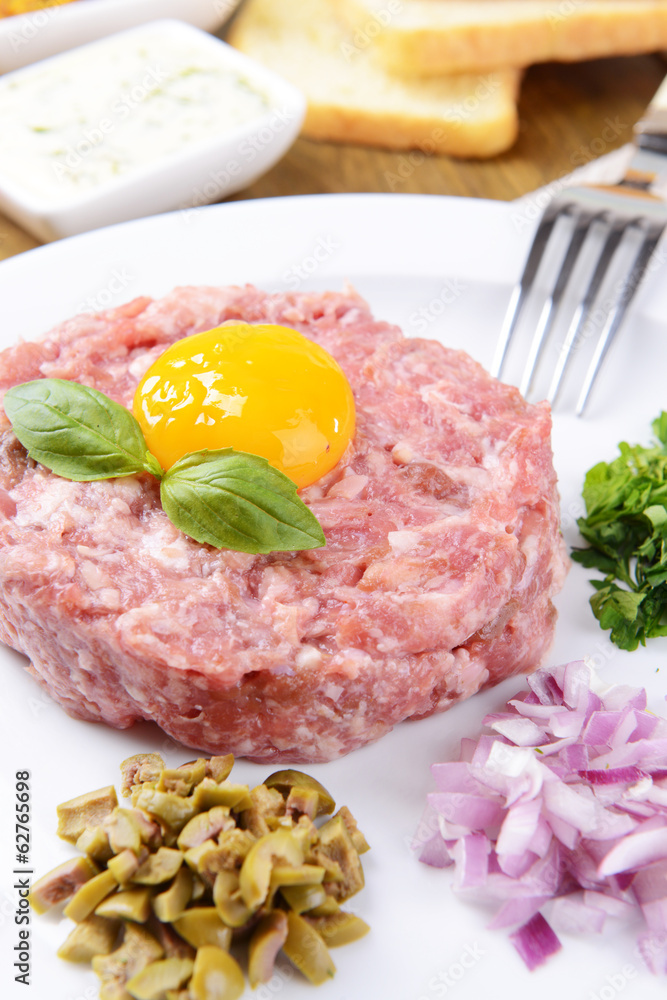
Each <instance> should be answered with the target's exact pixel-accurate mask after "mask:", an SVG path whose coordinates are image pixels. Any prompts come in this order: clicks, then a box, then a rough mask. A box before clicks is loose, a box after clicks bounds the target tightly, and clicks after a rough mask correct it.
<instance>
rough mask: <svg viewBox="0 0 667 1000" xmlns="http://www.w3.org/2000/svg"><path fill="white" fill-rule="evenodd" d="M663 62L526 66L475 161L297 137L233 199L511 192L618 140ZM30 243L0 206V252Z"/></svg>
mask: <svg viewBox="0 0 667 1000" xmlns="http://www.w3.org/2000/svg"><path fill="white" fill-rule="evenodd" d="M666 71H667V62H666V61H665V59H664V58H663V57H662V56H658V55H651V56H638V57H632V58H626V59H606V60H599V61H596V62H588V63H576V64H572V65H554V64H549V65H543V66H535V67H532V68H531V69H530V70H528V72H527V73H526V76H525V78H524V81H523V85H522V89H521V97H520V102H519V115H520V131H519V138H518V140H517V142H516V143H515V145H514V147H513V148H512V149H511V150H509V151H508V152H507V153H505V154H503V155H502V156H499V157H496V158H495V159H492V160H482V161H472V160H455V159H451V158H449V157H445V156H426V157H424V158H423V162H417V165H414V161H413V164H411V163H410V161H409V160H408V159H407V157H408V156H409V154H405V153H392V152H387V151H385V150H378V149H367V148H365V147H362V146H342V145H333V144H330V143H320V142H311V141H308V140H306V139H299V140H298V141H297V142H296V143H295V145H294V146H293V147H292V149H291V150H290V151H289V152H288V154H287V155H286V156H285V157H284V158H283V160H282V161H281V162H280V163H279V164H278V165H277V166H275V167H274V168H273V170H271V171H270V172H269V173H268V174H265V175H264V177H262V178H260V180H258V181H257V182H256V183H255V184H253V185H251V187H249V188H247V189H246V190H244V191H242V192H240V193H239V194H237V195H235V196H234V199H233V200H239V199H243V198H264V197H275V196H277V195H288V194H291V195H294V194H318V193H322V192H341V191H391V190H394V191H396V192H397V193H398V192H401V193H419V194H448V195H464V196H469V197H478V198H497V199H502V200H511V199H513V198H517V197H519V196H520V195H522V194H526V193H527V192H529V191H532V190H534V189H535V188H537V187H540V186H541V185H543V184H548V183H549V182H551V181H554V180H556V179H557V178H559V177H562V176H564V175H565V174H568V173H570V171H572V170H573V169H574V168H575V167H577V166H581V165H582V164H583V163H586V162H588V161H589V160H591V159H595V158H596V157H597V156H600V155H602V154H603V153H607V152H610V151H611V150H612V149H615V148H617V147H618V146H622V145H623V144H624V143H626V142H628V141H629V140H630V139H631V138H632V126H633V124H634V123H635V121H637V119H638V118H639V117H640V116H641V113H642V111H643V110H644V108H645V107H646V105H647V104H648V102H649V101H650V99H651V97H652V96H653V94H654V93H655V91H656V90H657V88H658V86H659V84H660V82H661V80H662V78H663V76H664V75H665V72H666ZM419 160H421V157H419ZM406 163H407V168H406ZM402 175H405V177H404V179H402V180H401V182H400V184H398V183H397V182H396V177H397V176H402ZM37 245H38V242H37V241H36V240H35V239H34V238H33V237H32V236H30V235H29V234H28V233H26V232H24V231H23V230H22V229H21V228H19V227H18V226H17V225H16V224H15V223H13V222H12V221H11V220H10V219H8V218H6V217H5V216H3V215H2V214H0V259H2V258H6V257H11V256H12V255H13V254H17V253H22V252H23V251H25V250H29V249H30V248H32V247H35V246H37Z"/></svg>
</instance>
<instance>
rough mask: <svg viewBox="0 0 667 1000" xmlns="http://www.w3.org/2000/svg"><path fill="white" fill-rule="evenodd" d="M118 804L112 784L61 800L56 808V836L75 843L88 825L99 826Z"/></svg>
mask: <svg viewBox="0 0 667 1000" xmlns="http://www.w3.org/2000/svg"><path fill="white" fill-rule="evenodd" d="M117 805H118V798H117V796H116V789H115V788H114V787H113V785H107V786H106V787H105V788H98V789H97V791H94V792H86V794H85V795H77V797H76V798H74V799H69V801H67V802H63V803H62V804H61V805H59V806H58V807H57V809H56V813H57V815H58V830H57V833H58V836H59V837H62V839H63V840H69V842H70V844H76V842H77V840H78V839H79V837H80V836H81V834H82V833H83V832H84V830H86V829H87V828H88V827H91V826H99V824H100V823H102V821H103V820H104V819H106V817H107V816H108V815H109V813H111V812H113V810H114V809H115V807H116V806H117Z"/></svg>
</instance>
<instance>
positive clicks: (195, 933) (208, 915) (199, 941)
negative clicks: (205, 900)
mask: <svg viewBox="0 0 667 1000" xmlns="http://www.w3.org/2000/svg"><path fill="white" fill-rule="evenodd" d="M173 924H174V929H175V930H176V931H177V933H178V934H180V935H181V937H182V938H185V940H186V941H187V942H188V943H189V944H191V945H192V947H193V948H202V947H203V946H204V945H206V944H214V945H215V946H216V947H217V948H223V949H224V950H225V951H227V950H228V949H229V946H230V944H231V942H232V932H231V928H230V927H227V926H226V925H225V924H224V923H223V922H222V920H221V919H220V914H219V913H218V911H217V910H216V908H215V906H192V907H190V909H189V910H185V911H184V912H183V913H182V914H181V916H180V917H178V918H177V919H176V920H174V921H173Z"/></svg>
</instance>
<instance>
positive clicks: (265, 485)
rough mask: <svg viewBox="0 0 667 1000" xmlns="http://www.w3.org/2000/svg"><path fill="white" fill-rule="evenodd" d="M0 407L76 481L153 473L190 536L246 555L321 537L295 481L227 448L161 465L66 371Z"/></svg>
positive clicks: (45, 457) (114, 409) (30, 385)
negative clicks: (164, 466)
mask: <svg viewBox="0 0 667 1000" xmlns="http://www.w3.org/2000/svg"><path fill="white" fill-rule="evenodd" d="M3 405H4V408H5V413H6V414H7V417H8V419H9V420H10V421H11V424H12V428H13V431H14V433H15V434H16V437H17V438H18V439H19V441H20V442H21V444H22V445H23V446H24V448H26V449H27V451H28V454H29V456H30V457H31V458H33V459H34V460H35V461H36V462H39V463H40V464H41V465H44V466H46V468H47V469H50V470H51V471H52V472H54V473H56V475H58V476H62V477H63V478H65V479H72V480H74V481H76V482H88V481H91V480H96V479H114V478H117V477H119V476H132V475H135V474H137V473H141V472H148V473H150V474H151V475H152V476H155V477H156V478H157V479H159V480H160V500H161V502H162V507H163V510H164V512H165V514H166V515H167V517H168V518H169V519H170V521H172V522H173V524H175V525H176V527H177V528H179V529H180V530H181V531H183V532H184V533H185V534H186V535H189V536H190V537H191V538H194V539H195V541H197V542H204V543H207V544H208V545H213V546H215V547H216V548H225V549H234V550H236V551H237V552H249V553H253V554H258V553H268V552H290V551H297V550H300V549H314V548H319V547H321V546H322V545H325V544H326V540H325V537H324V532H323V531H322V527H321V525H320V524H319V522H318V520H317V518H316V517H315V515H314V514H313V512H312V511H311V510H310V509H309V508H308V507H307V506H306V504H305V503H304V502H303V500H301V499H300V497H299V496H298V494H297V488H296V486H295V484H294V483H293V482H292V480H291V479H289V478H288V477H287V476H285V475H283V473H282V472H279V471H278V469H274V468H273V467H272V466H271V465H269V463H268V462H267V461H266V459H265V458H260V457H259V456H258V455H250V454H247V453H246V452H241V451H235V450H234V449H232V448H223V449H220V450H218V451H196V452H190V454H188V455H185V456H184V457H183V458H182V459H180V460H179V461H178V462H176V463H174V465H172V466H171V468H170V469H168V470H167V471H166V472H165V471H164V470H163V469H162V467H161V465H160V463H159V462H158V460H157V459H156V458H155V456H154V455H152V454H151V453H150V451H149V450H148V446H147V444H146V440H145V438H144V435H143V432H142V430H141V427H140V426H139V423H138V422H137V420H136V419H135V417H134V416H133V414H132V413H130V411H129V410H127V409H126V408H125V407H124V406H121V405H120V404H119V403H116V402H114V400H112V399H109V397H108V396H105V395H104V393H102V392H98V391H97V389H91V388H90V387H89V386H85V385H80V384H79V383H78V382H70V381H68V380H67V379H50V378H45V379H36V380H35V381H33V382H24V383H22V384H21V385H17V386H14V387H13V388H11V389H9V390H8V391H7V392H6V394H5V397H4V401H3Z"/></svg>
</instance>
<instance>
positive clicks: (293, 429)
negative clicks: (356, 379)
mask: <svg viewBox="0 0 667 1000" xmlns="http://www.w3.org/2000/svg"><path fill="white" fill-rule="evenodd" d="M133 411H134V415H135V417H136V418H137V420H138V421H139V424H140V425H141V429H142V430H143V432H144V436H145V438H146V443H147V444H148V447H149V449H150V451H151V452H152V453H153V454H154V455H155V457H156V458H157V459H158V461H159V462H160V464H161V465H162V467H163V468H164V469H168V468H169V467H170V466H171V465H173V464H174V462H176V461H178V459H179V458H182V457H183V455H186V454H187V453H188V452H191V451H202V450H204V449H209V450H212V451H213V450H216V449H218V448H234V449H236V450H237V451H246V452H250V453H251V454H253V455H261V456H263V457H264V458H266V459H267V461H268V462H269V463H270V464H271V465H272V466H274V467H275V468H276V469H279V470H280V471H281V472H284V473H285V475H286V476H289V478H290V479H292V480H293V482H295V483H296V485H297V486H299V487H302V486H309V485H310V484H311V483H314V482H315V480H317V479H319V478H320V477H321V476H323V475H325V473H327V472H329V471H330V470H331V469H333V467H334V466H335V465H336V463H337V462H338V461H339V460H340V458H341V457H342V455H343V452H344V451H345V449H346V447H347V445H348V442H349V441H350V439H351V438H352V436H353V435H354V399H353V396H352V390H351V389H350V385H349V383H348V381H347V379H346V377H345V375H344V374H343V371H342V369H341V368H340V366H339V364H338V363H337V361H335V360H334V358H332V357H331V355H330V354H329V353H328V352H327V351H325V350H324V348H322V347H320V346H319V344H315V343H313V341H312V340H308V338H307V337H304V336H303V334H301V333H298V332H297V331H296V330H290V329H289V328H288V327H285V326H273V325H269V324H261V325H257V326H253V325H251V324H248V323H238V324H229V325H225V326H219V327H216V328H215V329H214V330H207V331H206V332H205V333H196V334H193V335H192V336H190V337H184V338H183V340H179V341H177V342H176V343H175V344H172V346H171V347H169V348H168V349H167V350H166V351H165V352H164V354H161V355H160V357H159V358H158V359H157V361H155V362H154V363H153V364H152V365H151V367H150V368H149V369H148V371H147V372H146V374H145V375H144V377H143V379H142V380H141V382H140V383H139V385H138V386H137V391H136V393H135V396H134V405H133Z"/></svg>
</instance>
